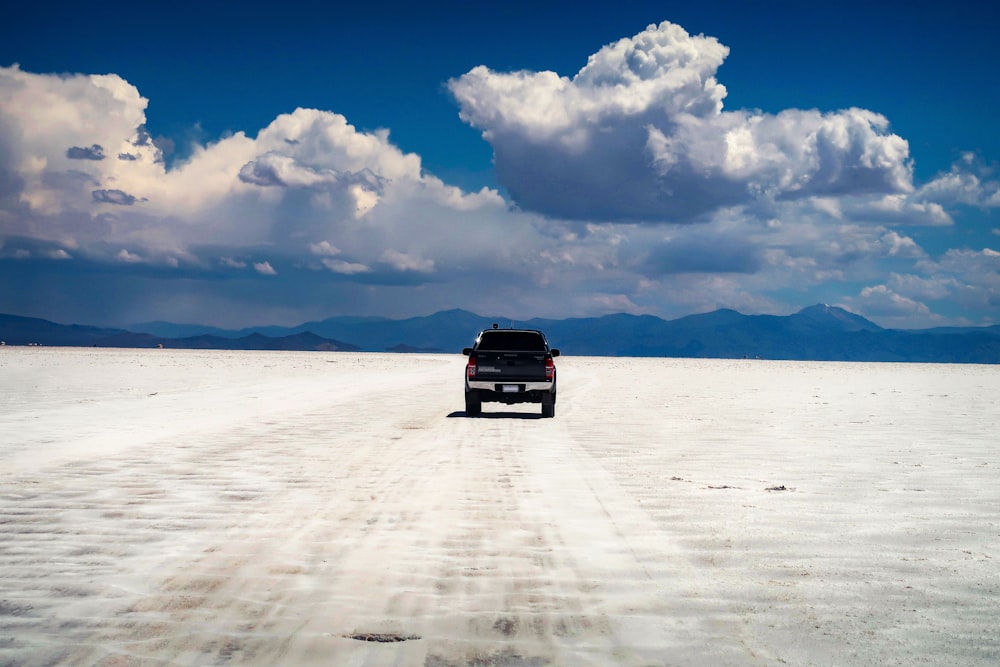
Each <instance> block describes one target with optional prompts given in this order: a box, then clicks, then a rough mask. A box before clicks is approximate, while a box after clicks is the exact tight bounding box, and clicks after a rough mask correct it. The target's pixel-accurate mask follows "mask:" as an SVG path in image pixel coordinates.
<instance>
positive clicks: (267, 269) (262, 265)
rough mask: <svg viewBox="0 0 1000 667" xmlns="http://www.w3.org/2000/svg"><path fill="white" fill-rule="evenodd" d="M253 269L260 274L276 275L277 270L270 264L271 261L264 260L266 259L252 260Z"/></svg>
mask: <svg viewBox="0 0 1000 667" xmlns="http://www.w3.org/2000/svg"><path fill="white" fill-rule="evenodd" d="M253 269H254V271H256V272H257V273H259V274H260V275H262V276H276V275H278V272H277V271H275V270H274V267H273V266H271V263H270V262H266V261H265V262H254V265H253Z"/></svg>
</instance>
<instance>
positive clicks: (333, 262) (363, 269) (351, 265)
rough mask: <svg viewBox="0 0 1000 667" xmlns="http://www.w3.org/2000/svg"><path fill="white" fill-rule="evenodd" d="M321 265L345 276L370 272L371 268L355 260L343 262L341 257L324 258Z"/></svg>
mask: <svg viewBox="0 0 1000 667" xmlns="http://www.w3.org/2000/svg"><path fill="white" fill-rule="evenodd" d="M323 266H325V267H326V268H328V269H330V270H331V271H333V272H334V273H340V274H342V275H345V276H352V275H356V274H359V273H370V272H371V268H369V267H368V266H366V265H364V264H358V263H356V262H345V261H344V260H341V259H324V260H323Z"/></svg>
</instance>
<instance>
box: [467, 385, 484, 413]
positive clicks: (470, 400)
mask: <svg viewBox="0 0 1000 667" xmlns="http://www.w3.org/2000/svg"><path fill="white" fill-rule="evenodd" d="M482 411H483V401H482V399H480V398H479V392H477V391H475V390H473V391H467V392H465V416H466V417H478V416H479V415H480V413H482Z"/></svg>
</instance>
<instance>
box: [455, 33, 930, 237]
mask: <svg viewBox="0 0 1000 667" xmlns="http://www.w3.org/2000/svg"><path fill="white" fill-rule="evenodd" d="M728 53H729V49H728V48H727V47H725V46H723V45H722V44H720V43H719V42H718V40H716V39H715V38H712V37H705V36H703V35H697V36H691V35H689V34H688V33H687V32H686V31H685V30H684V29H682V28H681V27H680V26H677V25H674V24H671V23H669V22H663V23H661V24H659V25H650V26H649V27H648V28H647V29H646V30H645V31H643V32H642V33H640V34H638V35H636V36H634V37H632V38H627V39H622V40H619V41H618V42H616V43H614V44H611V45H608V46H606V47H604V48H603V49H601V50H600V51H598V52H597V53H595V54H594V55H592V56H591V57H590V59H589V60H588V62H587V64H586V66H584V67H583V69H581V70H580V71H579V72H578V73H577V74H576V75H575V76H574V77H572V78H569V77H564V76H559V75H557V74H555V73H553V72H524V71H522V72H514V73H501V72H494V71H492V70H490V69H488V68H486V67H483V66H480V67H476V68H475V69H473V70H471V71H470V72H468V73H467V74H465V75H463V76H461V77H458V78H456V79H452V80H451V81H450V82H449V88H450V90H451V92H452V94H453V95H454V97H455V99H456V100H457V101H458V103H459V105H460V107H461V114H460V115H461V118H462V119H463V120H464V121H466V122H467V123H469V124H470V125H472V126H474V127H476V128H478V129H480V130H482V132H483V137H484V138H485V139H486V140H487V141H489V142H490V144H491V145H492V146H493V150H494V155H495V161H496V171H497V177H498V179H499V180H500V182H501V183H502V184H503V185H504V186H505V187H506V188H507V190H508V191H509V192H510V193H511V196H512V197H513V199H514V200H515V201H516V202H517V203H518V204H519V205H520V206H521V207H523V208H525V209H528V210H533V211H538V212H540V213H543V214H546V215H551V216H557V217H566V218H573V219H580V220H607V221H627V220H647V221H666V222H687V221H691V220H695V219H698V218H699V217H700V216H704V215H705V214H707V213H709V212H711V211H714V210H717V209H719V208H720V207H725V206H732V205H736V204H742V203H748V202H751V201H754V200H755V199H759V198H769V199H782V198H785V199H789V198H801V197H809V196H819V195H844V194H855V195H857V194H869V193H877V194H888V193H906V192H910V191H911V190H912V189H913V185H912V167H911V164H910V158H909V147H908V144H907V142H906V141H905V140H904V139H902V138H901V137H899V136H897V135H895V134H892V133H891V132H890V131H889V123H888V120H887V119H886V118H885V117H883V116H881V115H880V114H877V113H874V112H871V111H867V110H864V109H847V110H844V111H838V112H830V113H821V112H819V111H814V110H813V111H800V110H787V111H784V112H782V113H779V114H776V115H772V114H764V113H760V112H752V111H734V112H727V111H723V99H724V98H725V95H726V90H725V87H724V86H723V85H722V84H721V83H719V82H718V81H717V80H716V78H715V75H716V71H717V70H718V68H719V66H720V65H721V64H722V62H723V60H724V59H725V58H726V56H727V55H728Z"/></svg>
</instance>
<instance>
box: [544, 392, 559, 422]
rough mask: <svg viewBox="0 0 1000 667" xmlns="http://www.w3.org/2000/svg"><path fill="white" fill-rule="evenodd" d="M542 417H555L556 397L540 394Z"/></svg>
mask: <svg viewBox="0 0 1000 667" xmlns="http://www.w3.org/2000/svg"><path fill="white" fill-rule="evenodd" d="M542 416H543V417H555V416H556V397H555V396H554V395H552V394H542Z"/></svg>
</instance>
